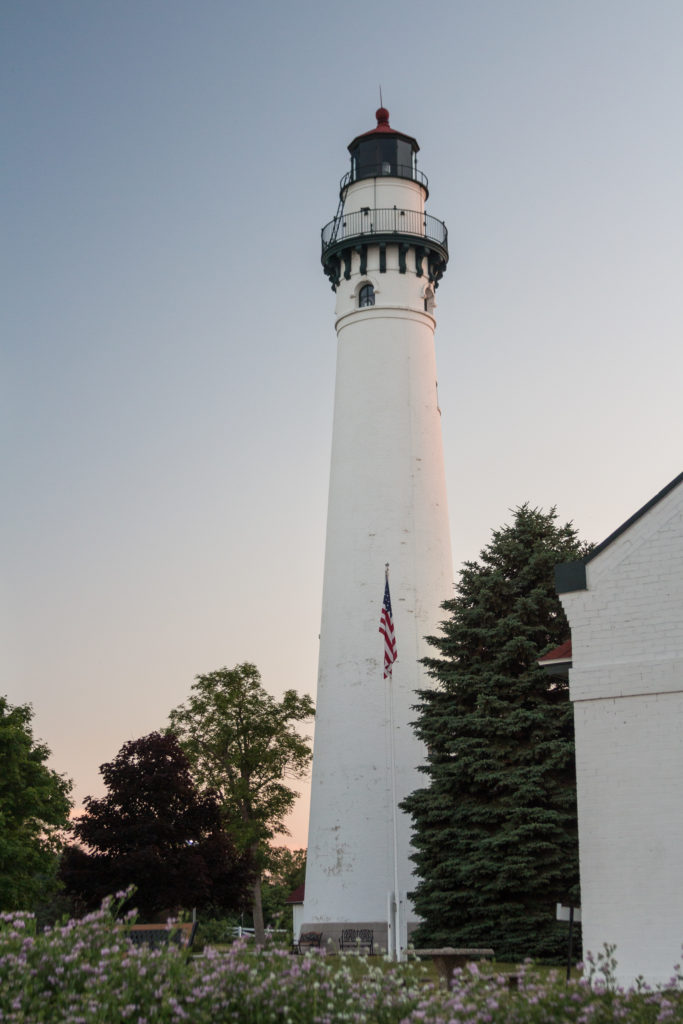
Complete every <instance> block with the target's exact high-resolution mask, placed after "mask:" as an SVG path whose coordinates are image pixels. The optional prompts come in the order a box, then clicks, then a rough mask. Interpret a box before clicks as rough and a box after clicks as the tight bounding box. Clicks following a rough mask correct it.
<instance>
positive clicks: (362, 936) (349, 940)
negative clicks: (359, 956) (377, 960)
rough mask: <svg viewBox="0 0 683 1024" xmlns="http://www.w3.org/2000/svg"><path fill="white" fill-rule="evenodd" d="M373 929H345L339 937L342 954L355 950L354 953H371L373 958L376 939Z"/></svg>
mask: <svg viewBox="0 0 683 1024" xmlns="http://www.w3.org/2000/svg"><path fill="white" fill-rule="evenodd" d="M373 934H374V933H373V930H372V928H344V929H343V930H342V933H341V935H340V937H339V948H340V950H341V951H342V953H343V952H344V951H345V950H347V949H348V950H353V951H354V953H361V952H363V953H366V952H367V953H369V954H370V956H373V954H374V952H375V949H374V939H373Z"/></svg>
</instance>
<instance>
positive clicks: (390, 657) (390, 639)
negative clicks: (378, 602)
mask: <svg viewBox="0 0 683 1024" xmlns="http://www.w3.org/2000/svg"><path fill="white" fill-rule="evenodd" d="M379 631H380V633H381V634H382V636H383V637H384V678H385V679H388V678H389V676H390V675H391V666H392V665H393V664H394V662H395V661H396V634H395V633H394V619H393V616H392V614H391V598H390V597H389V574H388V573H387V576H386V580H385V583H384V601H383V602H382V615H381V617H380V620H379Z"/></svg>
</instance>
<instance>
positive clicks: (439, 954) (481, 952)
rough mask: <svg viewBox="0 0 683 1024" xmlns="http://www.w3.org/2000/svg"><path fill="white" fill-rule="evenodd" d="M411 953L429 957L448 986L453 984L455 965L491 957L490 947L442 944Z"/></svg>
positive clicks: (461, 965)
mask: <svg viewBox="0 0 683 1024" xmlns="http://www.w3.org/2000/svg"><path fill="white" fill-rule="evenodd" d="M411 953H412V954H413V955H414V956H420V957H431V959H432V960H433V961H434V966H435V968H436V972H437V974H438V975H439V977H440V978H443V980H444V981H445V982H446V985H447V986H448V988H450V987H451V985H452V984H453V971H454V970H455V968H456V967H465V965H466V964H468V963H470V961H472V960H475V959H476V960H478V959H480V958H481V957H486V959H488V960H490V959H492V957H493V950H492V949H464V948H463V949H454V948H453V947H452V946H442V947H441V948H440V949H413V950H411Z"/></svg>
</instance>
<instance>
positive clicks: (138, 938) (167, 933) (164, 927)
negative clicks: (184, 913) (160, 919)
mask: <svg viewBox="0 0 683 1024" xmlns="http://www.w3.org/2000/svg"><path fill="white" fill-rule="evenodd" d="M196 931H197V922H196V921H188V922H187V923H183V924H178V923H174V924H133V925H131V927H130V930H129V932H128V937H129V938H130V941H131V942H133V943H134V944H135V945H136V946H168V945H169V944H170V943H171V942H174V943H176V944H177V945H178V946H182V947H183V948H184V949H189V948H190V946H191V945H192V943H193V942H194V936H195V932H196Z"/></svg>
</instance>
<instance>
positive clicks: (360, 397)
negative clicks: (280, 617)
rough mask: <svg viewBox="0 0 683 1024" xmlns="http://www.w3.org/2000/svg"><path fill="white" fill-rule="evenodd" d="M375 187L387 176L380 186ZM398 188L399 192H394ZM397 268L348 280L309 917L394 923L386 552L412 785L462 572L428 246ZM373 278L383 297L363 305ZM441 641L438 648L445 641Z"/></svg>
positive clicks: (390, 264) (415, 197)
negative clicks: (422, 268) (454, 536)
mask: <svg viewBox="0 0 683 1024" xmlns="http://www.w3.org/2000/svg"><path fill="white" fill-rule="evenodd" d="M379 184H381V186H382V188H384V186H385V185H387V189H385V190H384V191H385V192H386V193H387V195H389V198H386V197H385V195H384V192H383V195H382V198H381V199H380V198H378V199H377V200H376V202H377V205H389V206H393V205H394V203H396V205H397V206H399V208H406V209H409V208H415V203H418V204H419V203H421V202H422V198H421V197H423V195H424V193H423V191H422V189H421V188H419V186H416V185H415V184H414V183H413V182H409V181H402V180H399V179H392V181H391V183H390V185H389V184H387V183H386V182H385V181H384V180H381V182H379V183H378V187H379ZM370 187H371V186H370V185H369V184H368V183H367V182H359V183H358V185H352V186H351V187H350V188H349V190H348V197H347V208H348V209H358V208H360V206H364V205H371V206H372V205H374V202H375V200H374V199H373V200H371V201H367V196H366V193H367V190H368V188H370ZM372 187H373V188H374V186H372ZM389 199H391V201H389ZM407 265H408V272H407V273H406V274H399V272H398V252H397V247H396V246H395V245H389V246H388V247H387V272H386V273H385V274H380V273H379V251H378V248H377V247H376V246H370V248H369V253H368V274H367V275H366V276H365V277H363V278H362V279H361V277H360V273H359V258H358V257H354V261H353V265H352V274H351V279H350V280H349V281H346V280H343V279H342V281H341V283H340V285H339V287H338V290H337V305H336V314H337V319H336V327H337V334H338V357H337V376H336V391H335V410H334V428H333V442H332V459H331V473H330V491H329V505H328V521H327V545H326V555H325V576H324V586H323V607H322V625H321V639H320V662H319V677H318V698H317V717H316V728H315V749H314V757H313V780H312V794H311V816H310V827H309V843H308V858H307V871H306V897H305V904H304V925H305V926H306V927H308V926H309V925H310V926H313V925H315V924H320V923H321V922H322V923H324V922H354V923H359V924H360V923H364V922H367V923H370V924H372V923H376V922H381V921H386V918H387V892H388V891H389V890H390V889H393V856H392V850H393V844H392V802H391V785H390V783H391V780H390V771H389V764H390V747H389V730H388V715H389V711H388V687H387V685H386V684H385V682H384V680H383V640H382V637H381V636H380V634H379V621H380V611H381V606H382V598H383V592H384V565H385V562H389V563H390V565H391V570H390V587H391V597H392V604H393V611H394V622H395V627H396V636H397V644H398V661H397V662H396V664H395V665H394V672H393V683H392V686H393V697H394V709H395V711H394V714H395V721H396V731H395V741H396V756H397V791H398V799H399V800H401V799H402V798H403V797H404V796H406V795H407V794H408V793H411V792H412V791H413V790H414V789H415V788H417V787H418V786H420V785H423V784H424V779H423V777H422V776H420V775H419V773H418V772H417V766H418V764H420V763H421V762H422V761H423V759H424V750H423V748H422V746H421V744H419V743H418V742H417V740H416V738H415V736H414V734H413V731H412V729H411V727H410V724H409V723H410V722H411V721H413V720H414V718H415V712H414V711H413V710H412V705H414V704H415V691H416V689H418V688H420V687H425V686H427V685H429V681H428V679H427V677H426V675H425V673H424V670H423V669H422V667H421V666H420V665H419V659H420V658H422V657H423V656H424V655H425V654H427V653H428V648H427V645H426V643H425V641H424V637H425V635H428V634H430V633H433V632H435V631H437V629H438V623H439V622H440V621H441V618H442V617H443V613H442V612H441V611H440V605H441V603H442V602H443V601H444V600H446V599H447V598H449V597H450V596H451V595H452V593H453V569H452V556H451V548H450V536H449V526H448V512H447V504H446V486H445V476H444V465H443V451H442V442H441V418H440V412H439V409H438V406H437V390H436V362H435V354H434V327H435V320H434V317H433V316H432V315H431V314H429V313H426V312H425V311H424V295H425V287H426V286H427V285H428V280H427V277H426V275H424V276H422V277H417V275H416V273H415V257H414V253H413V252H412V251H411V252H410V253H409V254H408V261H407ZM366 280H370V281H372V283H373V284H374V286H375V296H376V304H375V306H373V307H370V308H365V309H358V308H357V307H358V303H357V293H358V289H359V287H360V285H361V284H362V283H363V282H364V281H366ZM429 653H432V652H431V650H430V651H429ZM399 846H400V850H401V860H400V883H399V888H400V890H401V891H403V892H405V891H407V890H409V889H411V888H412V886H413V882H412V864H411V862H410V861H409V852H410V822H409V819H408V818H407V817H406V816H405V815H403V814H402V815H401V816H400V822H399Z"/></svg>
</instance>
